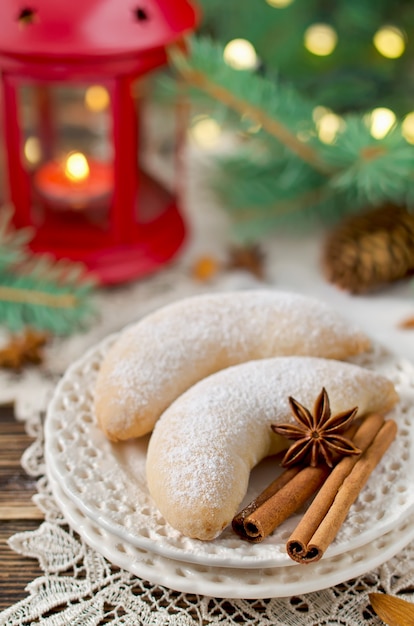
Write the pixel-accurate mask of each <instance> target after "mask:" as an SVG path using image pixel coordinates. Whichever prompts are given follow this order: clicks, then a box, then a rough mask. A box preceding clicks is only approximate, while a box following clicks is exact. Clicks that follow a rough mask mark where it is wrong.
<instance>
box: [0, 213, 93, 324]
mask: <svg viewBox="0 0 414 626" xmlns="http://www.w3.org/2000/svg"><path fill="white" fill-rule="evenodd" d="M11 218H12V211H11V209H10V208H4V209H2V210H1V211H0V323H1V324H4V325H5V326H6V327H7V328H8V329H9V330H11V331H12V332H17V331H20V330H21V329H23V328H24V327H25V326H32V327H34V328H37V329H39V330H45V331H48V332H51V333H52V334H55V335H69V334H71V333H73V332H75V331H76V330H81V329H83V328H85V327H87V326H88V324H90V323H91V321H92V320H93V319H94V317H95V316H96V311H95V308H94V304H93V298H92V296H93V292H94V289H95V287H96V286H97V282H96V281H95V280H94V278H93V277H91V276H90V275H88V273H87V271H86V269H85V267H84V266H83V265H82V264H80V263H74V262H72V261H68V260H65V259H63V260H59V261H56V260H54V259H53V258H51V257H49V256H48V255H46V254H43V255H35V254H33V253H32V252H31V251H30V250H29V248H28V245H27V244H28V243H29V242H30V240H31V239H32V236H33V232H32V230H31V229H30V228H24V229H15V228H14V227H13V225H12V222H11Z"/></svg>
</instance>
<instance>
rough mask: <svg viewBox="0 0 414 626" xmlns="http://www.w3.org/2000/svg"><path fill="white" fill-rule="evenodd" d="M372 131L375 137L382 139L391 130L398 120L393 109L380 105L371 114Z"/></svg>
mask: <svg viewBox="0 0 414 626" xmlns="http://www.w3.org/2000/svg"><path fill="white" fill-rule="evenodd" d="M369 120H370V131H371V135H372V136H373V137H374V138H375V139H382V138H383V137H385V135H386V134H387V133H388V132H389V131H390V130H391V128H392V127H393V126H394V124H395V121H396V115H395V113H394V111H391V109H387V108H385V107H378V108H377V109H373V111H371V115H370V118H369Z"/></svg>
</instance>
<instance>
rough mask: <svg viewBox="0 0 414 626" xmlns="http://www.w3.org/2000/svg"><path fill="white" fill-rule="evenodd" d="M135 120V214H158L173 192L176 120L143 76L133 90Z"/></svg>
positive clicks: (147, 217) (148, 216)
mask: <svg viewBox="0 0 414 626" xmlns="http://www.w3.org/2000/svg"><path fill="white" fill-rule="evenodd" d="M134 94H135V95H134V100H135V108H136V115H137V120H138V155H137V157H138V217H139V221H140V222H141V223H145V222H149V221H151V220H154V219H156V218H157V217H159V216H160V215H161V214H162V213H163V212H164V211H165V209H166V208H167V207H168V206H170V205H172V204H173V203H174V201H175V197H176V195H177V189H176V186H177V180H178V172H177V150H178V146H177V128H176V126H177V119H176V115H175V112H174V111H173V110H171V107H170V106H165V105H163V104H162V103H160V102H158V101H157V98H156V96H154V95H152V94H151V89H150V86H149V85H148V83H147V81H145V79H141V80H138V81H137V82H136V84H135V89H134Z"/></svg>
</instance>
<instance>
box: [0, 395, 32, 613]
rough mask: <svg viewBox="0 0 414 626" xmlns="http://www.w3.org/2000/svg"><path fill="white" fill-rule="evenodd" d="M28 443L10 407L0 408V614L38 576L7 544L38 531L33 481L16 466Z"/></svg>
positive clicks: (27, 438)
mask: <svg viewBox="0 0 414 626" xmlns="http://www.w3.org/2000/svg"><path fill="white" fill-rule="evenodd" d="M31 442H32V439H31V438H30V437H28V436H27V435H26V433H25V430H24V424H22V423H20V422H18V421H16V420H15V418H14V415H13V409H12V407H0V450H1V453H0V610H3V609H6V608H8V607H9V606H10V605H12V604H14V603H15V602H18V601H19V600H22V599H23V598H25V597H26V596H27V592H26V591H25V586H26V585H27V583H28V582H30V581H31V580H33V578H36V577H37V576H40V575H41V574H42V572H41V570H40V568H39V566H38V563H37V561H36V560H35V559H28V558H27V557H23V556H20V555H19V554H16V552H14V551H13V550H11V549H10V548H9V546H8V543H7V541H8V539H9V537H10V536H11V535H14V534H15V533H17V532H23V531H26V530H34V529H36V528H38V526H39V524H40V522H41V519H42V513H41V511H39V509H38V508H37V507H36V506H35V505H34V504H33V502H32V495H33V494H34V493H35V492H36V486H35V482H36V481H35V480H34V479H33V478H31V477H30V476H28V475H27V474H26V473H25V471H24V470H23V468H22V466H21V464H20V459H21V456H22V454H23V452H24V450H25V449H26V448H27V447H28V446H29V445H30V443H31Z"/></svg>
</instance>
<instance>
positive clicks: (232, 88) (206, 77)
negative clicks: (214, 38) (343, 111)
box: [169, 39, 331, 173]
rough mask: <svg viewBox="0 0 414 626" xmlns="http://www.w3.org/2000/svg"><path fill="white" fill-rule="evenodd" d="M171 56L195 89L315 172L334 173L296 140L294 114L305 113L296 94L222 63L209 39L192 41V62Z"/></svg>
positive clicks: (176, 54) (174, 52)
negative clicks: (246, 119)
mask: <svg viewBox="0 0 414 626" xmlns="http://www.w3.org/2000/svg"><path fill="white" fill-rule="evenodd" d="M169 54H170V58H171V61H172V63H173V64H174V66H175V68H176V69H177V71H178V72H179V73H180V75H181V76H182V77H183V78H184V79H185V80H186V81H187V82H188V83H189V84H191V85H192V86H193V87H196V88H197V89H199V90H200V91H202V92H204V93H205V94H207V95H208V96H209V97H210V98H212V99H213V100H216V101H219V102H221V103H222V104H223V105H224V106H226V107H228V108H229V109H232V110H233V111H235V112H236V113H238V114H239V115H240V117H241V116H243V115H244V116H247V117H249V118H250V119H251V121H252V122H253V123H255V124H259V125H260V126H261V127H263V129H264V130H265V131H266V132H267V133H269V135H271V136H272V137H274V138H275V139H277V140H278V141H279V142H280V143H281V144H283V145H284V146H286V148H288V149H289V150H290V151H291V152H292V153H293V154H295V155H296V156H298V157H299V158H300V159H301V160H302V161H304V162H306V163H308V164H309V165H310V166H311V167H312V168H313V169H315V170H316V171H319V172H321V173H329V172H330V171H331V168H330V167H329V165H328V164H327V163H325V162H324V161H323V160H322V159H321V157H320V155H319V154H318V152H317V151H316V150H315V149H314V148H313V147H312V146H311V145H310V144H309V143H305V142H303V141H301V140H300V139H298V138H297V135H296V133H297V128H296V129H295V128H294V122H295V121H296V120H297V118H296V117H293V115H294V111H295V110H297V109H298V108H300V109H302V112H303V109H304V108H305V107H304V106H303V104H302V103H301V102H300V101H299V98H298V96H297V94H294V93H293V92H292V91H291V90H290V89H288V88H286V87H284V86H282V85H277V86H276V85H275V84H274V83H272V82H270V81H266V80H263V79H262V77H261V76H259V75H257V74H253V73H250V72H240V71H238V70H234V69H233V68H231V67H229V66H228V65H227V64H226V63H224V61H223V48H222V46H220V45H217V44H214V43H212V42H209V41H208V40H203V39H193V40H192V47H191V56H190V59H189V58H188V57H187V56H186V55H185V54H183V53H182V51H181V50H179V49H178V48H174V47H172V48H170V50H169ZM240 79H241V80H240ZM306 109H307V110H306V117H302V119H308V120H309V125H310V127H313V122H312V115H311V110H312V109H311V108H310V107H309V106H306ZM302 114H303V113H302ZM289 121H290V124H289ZM292 122H293V123H292ZM290 126H293V128H294V129H293V130H292V128H291V127H290Z"/></svg>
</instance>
